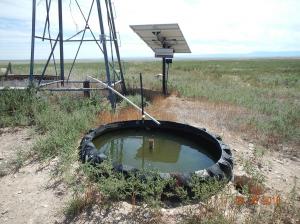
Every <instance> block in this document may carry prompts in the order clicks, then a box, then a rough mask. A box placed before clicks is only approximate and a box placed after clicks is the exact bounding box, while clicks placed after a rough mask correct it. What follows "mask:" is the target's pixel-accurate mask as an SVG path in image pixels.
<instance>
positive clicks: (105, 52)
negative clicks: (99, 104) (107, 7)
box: [96, 0, 115, 109]
mask: <svg viewBox="0 0 300 224" xmlns="http://www.w3.org/2000/svg"><path fill="white" fill-rule="evenodd" d="M96 2H97V9H98V17H99V25H100V32H101V36H100V42H101V43H102V48H103V56H104V62H105V70H106V79H107V84H108V86H109V87H111V80H110V70H109V61H108V56H107V48H106V36H105V31H104V25H103V17H102V10H101V4H100V0H96ZM108 91H109V101H110V103H111V107H112V108H113V109H115V97H114V94H113V92H112V91H111V90H110V89H109V90H108Z"/></svg>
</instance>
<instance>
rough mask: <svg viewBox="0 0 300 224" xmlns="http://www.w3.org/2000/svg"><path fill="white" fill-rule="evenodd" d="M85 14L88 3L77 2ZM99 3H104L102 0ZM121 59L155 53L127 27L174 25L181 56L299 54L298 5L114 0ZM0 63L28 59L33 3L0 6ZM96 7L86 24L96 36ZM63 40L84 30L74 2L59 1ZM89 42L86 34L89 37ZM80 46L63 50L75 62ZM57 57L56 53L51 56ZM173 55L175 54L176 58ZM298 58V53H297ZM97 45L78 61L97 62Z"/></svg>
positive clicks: (39, 49) (41, 9) (285, 1)
mask: <svg viewBox="0 0 300 224" xmlns="http://www.w3.org/2000/svg"><path fill="white" fill-rule="evenodd" d="M52 1H53V4H52V6H51V11H50V18H51V35H52V37H53V38H55V37H56V36H57V27H58V18H57V17H58V16H57V1H55V0H52ZM78 2H79V4H80V5H81V7H82V10H83V12H84V13H85V14H86V13H87V12H88V10H89V7H90V5H91V2H92V0H78ZM101 2H104V1H103V0H101ZM113 4H114V9H115V10H114V11H115V16H116V18H115V22H116V27H117V31H118V32H119V35H120V45H121V47H120V51H121V56H122V57H125V58H129V57H134V58H138V57H153V56H154V53H153V52H152V50H151V49H149V48H148V46H147V45H146V44H145V43H144V42H143V41H142V40H141V39H140V38H139V37H138V36H137V35H136V34H135V33H134V32H133V31H132V30H131V29H130V27H129V25H138V24H155V23H178V24H179V26H180V28H181V30H182V32H183V34H184V36H185V39H186V41H187V42H188V44H189V46H190V49H191V51H192V54H180V55H179V54H178V56H180V57H186V58H188V57H197V56H210V55H211V56H214V55H232V54H234V55H243V54H246V55H247V54H252V53H253V52H254V53H255V52H256V53H257V54H259V52H275V54H278V55H277V56H280V55H281V53H283V52H300V41H299V40H300V13H299V12H300V0H264V1H262V0H226V1H225V0H151V1H149V0H126V1H125V0H113ZM0 9H1V10H0V60H16V59H29V58H30V40H31V15H32V1H31V0H22V1H11V0H1V1H0ZM95 9H96V7H95V8H94V10H93V11H92V14H91V19H90V22H89V25H90V27H91V29H92V30H93V31H94V33H95V34H96V35H97V36H99V23H98V18H97V12H96V10H95ZM63 10H64V14H63V17H64V36H65V37H66V38H67V37H70V36H72V34H74V33H76V32H78V31H80V30H81V29H82V28H83V27H84V20H83V18H82V16H81V14H80V11H79V10H78V8H77V6H76V4H75V0H63ZM45 14H46V13H45V0H37V25H36V32H37V35H40V36H41V35H42V33H43V27H44V21H45ZM87 38H90V35H87ZM77 47H78V43H75V44H74V43H73V44H66V45H65V57H66V58H73V57H74V55H75V53H76V49H77ZM49 52H50V45H49V42H42V41H40V40H36V58H37V59H44V58H46V57H47V56H48V55H49ZM55 55H56V56H57V57H58V56H59V54H58V51H57V50H56V51H55ZM176 56H177V55H176ZM299 56H300V53H299ZM98 57H101V53H100V52H99V50H98V49H97V46H96V45H95V43H84V44H83V46H82V48H81V51H80V53H79V58H86V59H92V58H98Z"/></svg>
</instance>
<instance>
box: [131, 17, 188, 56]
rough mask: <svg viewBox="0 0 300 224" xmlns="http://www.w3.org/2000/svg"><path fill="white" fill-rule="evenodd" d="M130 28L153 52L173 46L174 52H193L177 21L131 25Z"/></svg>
mask: <svg viewBox="0 0 300 224" xmlns="http://www.w3.org/2000/svg"><path fill="white" fill-rule="evenodd" d="M130 28H131V29H132V30H133V31H134V32H135V33H136V34H137V35H138V36H139V37H140V38H141V39H142V40H143V41H144V42H145V43H146V44H147V45H148V46H149V47H150V48H151V49H152V50H153V52H155V49H157V48H172V49H173V50H174V53H191V50H190V48H189V46H188V44H187V42H186V40H185V38H184V36H183V34H182V32H181V29H180V27H179V25H178V24H177V23H171V24H148V25H130Z"/></svg>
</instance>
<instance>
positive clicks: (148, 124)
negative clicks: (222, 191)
mask: <svg viewBox="0 0 300 224" xmlns="http://www.w3.org/2000/svg"><path fill="white" fill-rule="evenodd" d="M159 122H160V125H157V124H156V123H154V122H153V121H151V120H145V121H142V120H130V121H121V122H114V123H109V124H105V125H101V126H100V127H98V128H96V129H91V130H90V131H89V132H88V133H87V134H86V135H85V136H84V137H83V139H82V140H81V143H80V146H79V157H80V160H81V161H82V162H83V163H86V162H89V163H91V164H99V163H101V162H103V161H104V160H106V159H107V156H106V155H104V154H103V153H100V152H99V151H98V150H97V148H96V147H95V145H94V144H93V140H94V139H95V138H98V137H100V136H101V135H103V134H105V133H108V132H113V131H117V130H122V129H137V128H146V129H148V130H157V129H160V130H165V131H169V132H174V133H175V132H176V133H177V134H180V135H183V136H186V137H188V138H190V139H191V138H192V139H193V140H194V141H196V142H198V143H199V144H206V145H208V146H209V148H210V151H209V153H210V154H211V155H212V156H213V157H214V158H215V161H216V162H215V163H214V164H213V165H212V166H210V167H208V168H206V169H202V170H197V171H194V172H184V173H178V172H174V173H160V176H161V177H162V178H172V177H175V178H176V179H178V180H179V181H181V182H182V183H186V182H188V180H189V179H190V178H191V177H192V176H193V175H196V176H197V177H200V178H203V179H209V178H215V179H218V180H227V181H229V180H231V179H232V177H233V171H232V170H233V157H232V153H231V150H230V147H229V146H228V145H226V144H225V143H224V142H223V141H222V139H221V137H220V136H217V135H214V134H211V133H209V132H207V131H206V129H204V128H196V127H193V126H190V125H187V124H182V123H177V122H171V121H159ZM113 166H114V169H115V170H117V171H121V172H125V173H129V172H134V171H136V170H137V169H136V168H135V167H132V166H129V165H123V164H113Z"/></svg>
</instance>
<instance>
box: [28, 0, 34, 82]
mask: <svg viewBox="0 0 300 224" xmlns="http://www.w3.org/2000/svg"><path fill="white" fill-rule="evenodd" d="M35 16H36V0H32V31H31V56H30V71H29V82H30V85H32V84H33V72H34V45H35Z"/></svg>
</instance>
